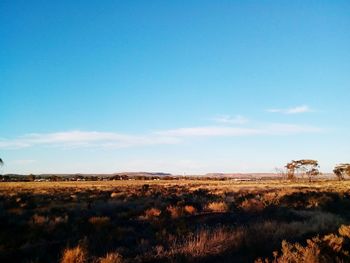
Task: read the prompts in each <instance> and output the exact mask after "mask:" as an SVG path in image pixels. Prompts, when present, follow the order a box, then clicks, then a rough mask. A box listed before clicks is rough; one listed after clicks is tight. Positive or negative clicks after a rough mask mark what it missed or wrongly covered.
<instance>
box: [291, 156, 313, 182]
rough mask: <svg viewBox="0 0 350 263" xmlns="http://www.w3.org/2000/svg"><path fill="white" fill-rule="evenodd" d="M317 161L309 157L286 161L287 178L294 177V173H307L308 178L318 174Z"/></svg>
mask: <svg viewBox="0 0 350 263" xmlns="http://www.w3.org/2000/svg"><path fill="white" fill-rule="evenodd" d="M318 167H319V166H318V161H316V160H310V159H302V160H297V161H295V160H292V161H291V162H290V163H287V165H286V168H287V171H288V172H287V177H288V179H295V176H296V174H300V175H302V176H303V175H304V174H305V175H307V176H308V178H309V180H310V181H311V178H312V177H314V176H317V175H319V174H320V172H319V170H318Z"/></svg>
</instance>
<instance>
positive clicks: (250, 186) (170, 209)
mask: <svg viewBox="0 0 350 263" xmlns="http://www.w3.org/2000/svg"><path fill="white" fill-rule="evenodd" d="M349 189H350V181H337V180H331V181H330V180H328V181H326V180H324V181H320V180H314V181H313V182H312V183H309V182H308V181H289V182H288V181H284V180H272V181H254V182H249V181H248V182H239V181H238V182H237V181H217V180H180V179H179V180H176V181H172V180H170V181H169V180H157V181H154V180H149V181H147V182H145V181H139V180H134V181H123V180H120V181H113V182H110V181H108V182H101V181H99V182H39V183H38V182H18V183H15V182H2V183H0V229H1V231H0V244H1V245H0V262H61V263H68V262H75V263H79V262H86V263H96V262H104V263H106V262H123V263H125V262H126V263H128V262H136V263H137V262H254V261H256V262H306V261H305V260H309V258H312V259H314V258H316V259H317V260H318V261H317V260H316V259H315V260H316V261H309V262H327V261H325V260H327V259H328V258H329V257H332V259H335V261H332V262H347V261H349V258H348V253H347V251H349V249H350V248H349V243H350V240H349V236H350V230H349V229H350V228H349V225H350V190H349ZM259 260H260V261H259ZM310 260H311V259H310ZM322 260H323V261H322ZM337 260H338V261H337ZM328 262H329V261H328Z"/></svg>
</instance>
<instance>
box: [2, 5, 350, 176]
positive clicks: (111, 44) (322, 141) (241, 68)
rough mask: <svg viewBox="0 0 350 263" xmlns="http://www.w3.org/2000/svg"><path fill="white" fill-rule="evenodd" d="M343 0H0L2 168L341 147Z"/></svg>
mask: <svg viewBox="0 0 350 263" xmlns="http://www.w3.org/2000/svg"><path fill="white" fill-rule="evenodd" d="M349 97H350V2H349V1H70V0H69V1H68V0H67V1H63V0H62V1H35V0H34V1H24V0H23V1H15V0H3V1H1V2H0V157H1V158H2V159H3V160H4V161H5V162H6V165H5V166H4V167H3V168H1V169H2V170H1V171H0V172H2V173H11V172H18V173H48V172H59V173H64V172H106V173H109V172H118V171H164V172H172V173H179V174H182V173H186V174H191V173H206V172H271V171H274V168H275V167H281V166H283V165H284V164H285V163H286V162H288V161H290V160H291V159H298V158H314V159H317V160H319V161H320V165H321V170H322V171H330V170H331V169H332V167H333V166H334V165H335V164H336V163H338V162H349V161H350V140H349V139H350V138H349V134H350V124H349V117H348V116H349V115H350V103H349Z"/></svg>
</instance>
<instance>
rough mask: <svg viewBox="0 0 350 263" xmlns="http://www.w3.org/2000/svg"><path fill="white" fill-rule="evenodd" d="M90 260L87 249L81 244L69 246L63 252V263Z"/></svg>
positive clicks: (78, 262)
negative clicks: (73, 246)
mask: <svg viewBox="0 0 350 263" xmlns="http://www.w3.org/2000/svg"><path fill="white" fill-rule="evenodd" d="M87 260H88V256H87V252H86V249H85V248H83V247H82V246H81V245H78V246H76V247H75V248H67V249H65V250H64V252H63V256H62V259H61V263H85V262H87Z"/></svg>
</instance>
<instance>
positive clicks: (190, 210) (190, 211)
mask: <svg viewBox="0 0 350 263" xmlns="http://www.w3.org/2000/svg"><path fill="white" fill-rule="evenodd" d="M184 211H185V212H186V213H187V214H190V215H193V214H195V213H196V212H197V209H196V208H195V207H193V206H192V205H185V207H184Z"/></svg>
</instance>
